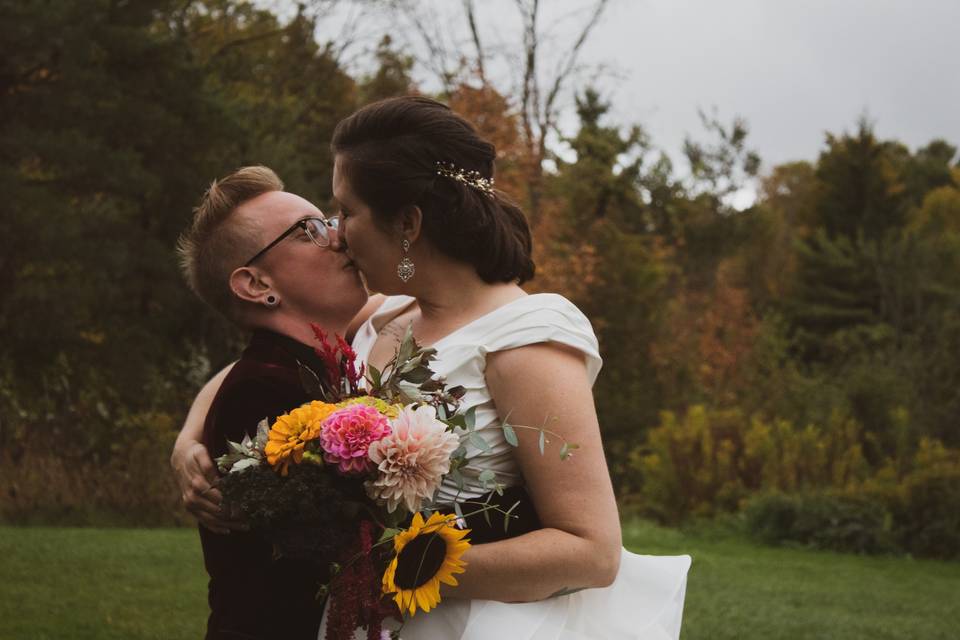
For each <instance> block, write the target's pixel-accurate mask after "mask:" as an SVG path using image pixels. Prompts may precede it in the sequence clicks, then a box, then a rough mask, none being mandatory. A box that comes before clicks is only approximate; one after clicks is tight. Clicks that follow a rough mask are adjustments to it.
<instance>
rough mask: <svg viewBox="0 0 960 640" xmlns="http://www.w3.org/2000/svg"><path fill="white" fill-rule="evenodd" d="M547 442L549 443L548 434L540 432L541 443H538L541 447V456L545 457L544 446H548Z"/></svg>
mask: <svg viewBox="0 0 960 640" xmlns="http://www.w3.org/2000/svg"><path fill="white" fill-rule="evenodd" d="M546 442H547V434H546V432H545V431H542V430H541V431H540V441H539V442H538V446H539V447H540V455H543V448H544V446H545V445H546Z"/></svg>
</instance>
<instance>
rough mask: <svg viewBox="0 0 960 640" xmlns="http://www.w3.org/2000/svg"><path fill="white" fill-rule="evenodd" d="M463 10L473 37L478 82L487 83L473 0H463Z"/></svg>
mask: <svg viewBox="0 0 960 640" xmlns="http://www.w3.org/2000/svg"><path fill="white" fill-rule="evenodd" d="M463 10H464V12H465V13H466V14H467V23H468V24H469V25H470V36H471V37H472V38H473V46H474V47H475V48H476V50H477V74H479V76H480V82H482V83H483V84H484V85H486V84H487V73H486V71H485V70H484V60H483V47H482V46H481V44H480V31H479V30H478V29H477V18H476V15H475V13H474V8H473V0H463Z"/></svg>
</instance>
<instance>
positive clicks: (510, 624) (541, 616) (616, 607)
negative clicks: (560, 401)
mask: <svg viewBox="0 0 960 640" xmlns="http://www.w3.org/2000/svg"><path fill="white" fill-rule="evenodd" d="M412 302H413V298H410V297H407V296H392V297H389V298H387V299H386V301H385V302H384V303H383V305H382V306H381V307H380V309H379V310H378V311H377V312H376V313H375V314H374V315H373V316H372V317H371V318H370V319H369V320H367V322H366V323H365V324H364V325H363V326H362V327H361V328H360V330H359V331H358V333H357V335H356V337H355V338H354V341H353V347H354V349H355V350H356V351H357V357H358V359H360V360H361V361H365V360H366V358H367V355H368V354H369V352H370V349H371V347H372V346H373V343H374V341H375V340H376V332H377V330H378V329H379V328H380V327H381V326H382V325H383V324H384V322H385V321H387V320H389V319H390V318H393V317H395V316H396V315H397V314H398V313H400V312H401V311H402V310H403V309H405V308H406V307H407V306H409V305H410V304H411V303H412ZM540 342H556V343H559V344H563V345H566V346H569V347H573V348H575V349H577V350H579V351H580V352H581V353H583V356H584V360H585V362H586V365H587V371H588V374H589V376H590V381H591V384H592V383H593V381H594V380H595V379H596V377H597V374H598V373H599V371H600V366H601V359H600V354H599V352H598V348H597V338H596V336H595V335H594V333H593V328H592V327H591V325H590V321H589V320H588V319H587V318H586V316H584V315H583V313H581V312H580V310H579V309H577V308H576V307H575V306H574V305H573V304H572V303H571V302H570V301H569V300H567V299H566V298H564V297H563V296H559V295H556V294H549V293H542V294H534V295H530V296H525V297H522V298H519V299H517V300H514V301H512V302H510V303H508V304H506V305H504V306H502V307H500V308H498V309H495V310H494V311H492V312H490V313H488V314H486V315H484V316H482V317H480V318H478V319H476V320H474V321H473V322H470V323H469V324H467V325H465V326H463V327H461V328H460V329H458V330H457V331H454V332H453V333H451V334H450V335H448V336H446V337H445V338H443V339H442V340H440V341H438V342H436V343H435V344H434V345H433V346H434V347H435V348H436V349H437V360H436V361H435V362H434V363H433V369H434V371H435V372H436V373H438V374H440V375H443V376H445V377H446V379H447V383H448V385H450V386H456V385H462V386H463V387H465V388H466V395H465V396H464V398H463V404H462V409H464V410H466V409H469V408H470V407H476V426H477V430H478V431H479V432H480V433H481V434H482V435H483V437H484V439H485V440H486V441H487V443H488V444H489V445H490V451H488V452H484V451H482V450H481V449H479V448H474V447H468V451H467V456H468V458H469V459H470V461H471V463H470V464H468V465H466V466H465V467H464V468H463V469H462V472H463V475H464V478H465V480H466V483H465V487H464V489H463V490H459V489H458V488H457V487H456V486H455V485H452V484H451V485H449V486H448V485H443V486H441V488H440V490H439V492H438V494H437V496H436V502H438V503H449V502H450V501H452V500H453V499H454V497H455V496H456V495H458V494H459V496H460V498H461V499H465V498H471V497H478V496H481V495H484V494H486V493H487V492H488V491H489V489H487V488H484V486H483V484H482V483H480V482H479V481H478V480H477V475H479V473H480V472H481V471H482V470H484V469H492V470H493V471H495V472H496V474H497V479H498V481H499V482H500V483H502V484H504V485H507V486H512V485H517V484H520V483H522V478H521V476H520V473H519V469H518V467H517V463H516V461H515V460H514V458H513V452H512V450H513V447H512V446H511V445H510V443H508V442H507V441H506V440H505V439H504V436H503V431H502V429H500V424H501V423H500V419H499V417H498V416H497V413H496V410H495V409H494V406H493V401H492V399H491V398H490V394H489V392H488V391H487V388H486V383H485V379H484V369H485V366H486V356H487V354H488V353H494V352H496V351H501V350H506V349H514V348H517V347H522V346H525V345H529V344H535V343H540ZM689 568H690V556H645V555H637V554H634V553H630V552H629V551H626V550H623V551H622V556H621V561H620V571H619V573H618V575H617V578H616V580H615V581H614V583H613V584H612V585H610V586H609V587H606V588H603V589H587V590H583V591H578V592H576V593H573V594H570V595H566V596H560V597H555V598H550V599H548V600H544V601H541V602H530V603H504V602H496V601H492V600H458V599H456V598H447V599H445V600H443V601H442V602H441V603H440V605H439V606H438V607H437V608H436V609H434V610H432V611H430V612H428V613H423V612H418V613H417V614H416V615H415V616H413V617H411V618H409V619H408V620H407V621H406V622H405V623H404V625H403V628H402V630H401V632H400V637H401V638H402V640H619V639H624V640H626V639H628V638H630V639H637V640H677V639H678V638H679V637H680V623H681V618H682V614H683V600H684V594H685V589H686V581H687V571H688V569H689ZM468 571H469V569H468ZM325 630H326V617H324V623H323V625H321V629H320V638H321V640H322V639H323V637H324V634H325ZM355 638H356V639H358V640H359V639H361V638H366V633H365V632H363V631H358V632H357V633H356V635H355ZM344 640H347V639H344Z"/></svg>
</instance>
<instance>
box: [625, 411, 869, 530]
mask: <svg viewBox="0 0 960 640" xmlns="http://www.w3.org/2000/svg"><path fill="white" fill-rule="evenodd" d="M861 437H862V430H861V428H860V426H859V425H858V424H857V423H856V422H854V421H852V420H847V419H844V418H843V417H842V416H840V415H839V414H833V416H832V419H831V421H830V423H829V424H828V425H827V426H826V428H819V427H817V426H814V425H808V426H806V427H804V428H802V429H800V428H797V427H794V426H793V425H792V424H791V423H789V422H787V421H785V420H773V421H767V420H764V419H762V418H760V417H758V416H755V417H753V418H747V417H745V416H744V415H743V414H742V412H740V411H738V410H736V409H731V410H708V409H706V408H705V407H702V406H694V407H691V408H690V410H689V411H687V413H686V415H685V416H683V418H682V419H678V418H677V416H676V415H675V414H673V413H671V412H664V413H663V414H662V418H661V424H660V425H659V426H657V427H656V428H654V429H652V430H651V431H650V433H649V437H648V440H647V444H646V445H644V446H641V447H638V448H636V449H635V450H634V451H633V452H632V453H631V457H630V466H631V470H632V471H633V473H634V474H636V475H637V476H638V478H639V482H640V485H639V486H640V489H639V491H638V495H635V496H632V497H631V498H630V499H629V500H628V502H631V503H634V504H636V505H637V509H638V510H639V511H640V512H641V513H642V514H643V515H646V516H648V517H653V518H656V519H658V520H660V521H661V522H666V523H677V522H679V521H681V520H683V519H685V518H687V517H689V516H710V515H714V514H716V513H720V512H724V511H736V510H738V509H739V508H740V507H741V506H742V504H743V502H744V501H745V500H746V499H747V498H748V497H749V496H751V495H753V494H756V493H758V492H763V491H783V492H792V491H798V490H805V489H812V488H818V487H845V486H848V485H856V484H859V483H860V482H861V481H863V480H864V479H866V478H867V477H868V476H869V473H870V469H869V467H868V466H867V464H866V462H865V460H864V458H863V454H862V448H861Z"/></svg>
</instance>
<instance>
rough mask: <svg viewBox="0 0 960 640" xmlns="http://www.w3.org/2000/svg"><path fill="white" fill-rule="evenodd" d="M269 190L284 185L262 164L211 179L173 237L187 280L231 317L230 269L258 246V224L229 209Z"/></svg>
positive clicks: (239, 263) (241, 262)
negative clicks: (188, 218) (177, 237)
mask: <svg viewBox="0 0 960 640" xmlns="http://www.w3.org/2000/svg"><path fill="white" fill-rule="evenodd" d="M271 191H283V182H282V181H281V180H280V178H279V177H277V174H276V173H274V172H273V170H271V169H268V168H267V167H263V166H251V167H242V168H240V169H237V170H236V171H234V172H233V173H231V174H230V175H228V176H226V177H224V178H221V179H220V180H214V181H213V182H212V183H211V184H210V187H209V188H208V189H207V190H206V192H205V193H204V194H203V197H202V198H200V202H199V204H198V205H197V206H196V208H194V210H193V222H192V224H191V225H190V228H189V229H187V230H186V231H185V232H184V233H183V235H181V236H180V240H179V242H178V243H177V253H178V255H179V256H180V266H181V268H182V269H183V274H184V276H185V277H186V279H187V284H188V285H189V286H190V288H191V289H192V290H193V291H194V293H196V294H197V295H198V296H199V297H200V299H201V300H203V301H204V302H206V303H207V304H209V305H210V306H211V307H213V308H214V309H216V310H217V311H219V312H220V313H222V314H223V315H225V316H227V317H228V318H231V319H235V318H234V315H233V309H234V305H235V298H234V295H233V292H232V291H231V289H230V274H231V273H233V271H234V269H236V268H238V267H240V266H242V265H243V263H244V262H245V261H246V260H248V259H249V258H250V256H252V255H253V254H255V253H256V252H257V251H258V250H259V249H260V247H259V245H258V241H259V237H258V234H257V229H256V228H254V227H252V226H251V225H250V224H244V223H243V221H242V220H238V219H237V217H236V216H234V215H233V214H234V212H235V211H236V210H237V208H238V207H239V206H240V205H242V204H244V203H245V202H248V201H250V200H252V199H254V198H256V197H257V196H259V195H262V194H264V193H269V192H271Z"/></svg>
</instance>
